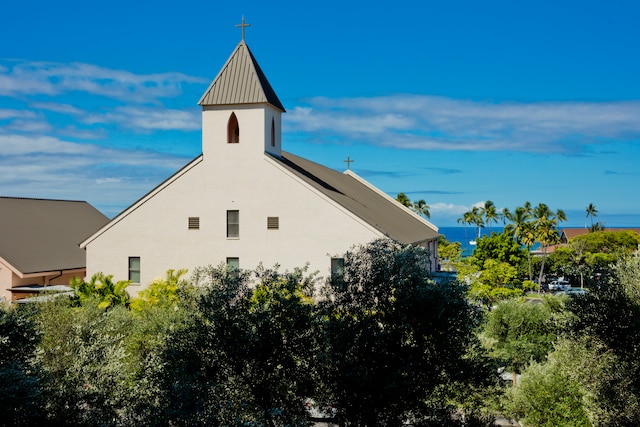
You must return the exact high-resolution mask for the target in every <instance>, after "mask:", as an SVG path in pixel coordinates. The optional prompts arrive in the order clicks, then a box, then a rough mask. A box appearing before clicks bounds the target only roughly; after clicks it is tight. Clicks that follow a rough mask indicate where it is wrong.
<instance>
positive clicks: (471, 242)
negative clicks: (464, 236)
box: [469, 227, 482, 246]
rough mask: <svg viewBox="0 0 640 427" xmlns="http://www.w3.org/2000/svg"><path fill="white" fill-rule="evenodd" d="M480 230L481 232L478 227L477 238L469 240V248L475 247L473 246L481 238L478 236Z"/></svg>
mask: <svg viewBox="0 0 640 427" xmlns="http://www.w3.org/2000/svg"><path fill="white" fill-rule="evenodd" d="M481 230H482V229H481V228H480V227H478V236H477V237H476V238H475V239H473V240H469V244H470V245H471V246H475V245H477V244H478V239H480V237H482V236H481V235H480V234H481Z"/></svg>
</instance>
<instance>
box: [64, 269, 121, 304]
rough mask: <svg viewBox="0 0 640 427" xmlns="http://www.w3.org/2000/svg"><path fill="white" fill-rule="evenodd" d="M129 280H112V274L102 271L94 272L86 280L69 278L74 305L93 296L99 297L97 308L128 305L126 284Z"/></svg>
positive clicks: (82, 302)
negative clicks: (73, 292) (73, 293)
mask: <svg viewBox="0 0 640 427" xmlns="http://www.w3.org/2000/svg"><path fill="white" fill-rule="evenodd" d="M130 284H131V281H130V280H120V281H118V282H116V283H114V282H113V275H105V274H103V273H96V274H94V275H93V276H92V277H91V279H90V280H89V281H88V282H85V281H84V280H82V279H80V278H79V277H74V278H72V279H71V283H70V285H71V288H72V289H73V290H74V291H75V296H74V298H73V301H74V304H75V305H83V304H85V303H86V302H88V301H91V300H93V299H94V298H96V297H97V298H99V299H100V301H99V303H98V308H102V309H108V308H111V307H114V306H116V305H125V306H126V305H128V304H129V294H127V290H126V289H127V286H129V285H130Z"/></svg>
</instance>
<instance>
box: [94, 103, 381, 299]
mask: <svg viewBox="0 0 640 427" xmlns="http://www.w3.org/2000/svg"><path fill="white" fill-rule="evenodd" d="M230 111H231V110H228V109H227V110H222V111H221V110H208V111H205V112H204V114H203V159H202V161H201V162H199V163H197V164H195V165H193V166H192V167H191V168H190V169H189V170H186V171H185V172H184V173H183V174H182V175H181V176H179V177H177V178H176V179H175V180H174V181H172V182H171V183H170V185H168V186H166V187H165V188H163V189H161V191H158V192H157V193H156V194H153V195H151V196H150V197H148V198H147V199H146V200H144V201H143V202H142V203H141V204H140V205H139V206H137V207H135V208H134V209H131V210H130V212H128V213H127V214H126V215H121V216H120V217H119V218H116V220H115V221H114V223H113V224H112V226H111V227H109V228H108V229H107V230H106V231H105V232H104V233H102V234H101V235H100V236H99V237H98V238H96V239H95V240H92V241H90V242H89V243H88V244H87V245H86V250H87V275H88V276H90V275H92V274H94V273H95V272H98V271H101V272H103V273H105V274H113V275H114V278H115V279H116V280H122V279H127V278H128V259H129V257H133V256H135V257H140V259H141V280H140V282H141V283H142V286H139V287H135V286H132V287H130V288H129V290H130V291H131V292H132V293H134V294H135V293H136V292H137V291H138V290H140V289H142V288H143V287H144V285H147V284H148V283H149V282H151V281H152V280H153V279H154V278H155V277H159V276H164V275H165V272H166V270H167V269H170V268H172V269H179V268H188V269H189V270H193V268H194V267H198V266H206V265H209V264H212V265H218V264H220V263H223V262H225V261H226V259H227V257H237V258H239V259H240V267H241V268H246V269H253V268H255V267H256V266H258V264H259V263H262V264H263V265H265V266H266V267H271V266H273V265H275V264H276V263H277V264H280V265H281V270H285V269H293V268H294V267H302V266H304V265H305V264H306V263H309V264H310V268H311V271H315V270H318V271H319V272H320V274H321V275H323V276H327V275H329V273H330V259H331V256H332V255H340V254H342V253H344V251H346V250H347V249H348V248H350V247H351V246H352V245H353V244H357V243H367V242H369V241H371V240H372V239H374V238H376V237H380V233H379V232H378V231H377V230H375V229H373V228H372V227H371V226H369V225H368V224H366V223H365V222H364V221H362V220H360V219H359V218H357V217H355V216H354V215H353V214H351V213H350V212H348V211H347V210H345V209H344V208H342V207H341V206H339V205H337V204H336V203H334V202H333V201H331V200H329V199H328V198H326V197H324V196H323V195H322V194H321V193H319V192H317V191H315V190H313V189H312V188H311V187H310V186H308V185H307V184H305V183H304V182H302V181H300V180H298V179H297V178H295V177H294V176H292V175H291V174H289V173H287V172H286V170H284V169H283V168H281V167H280V166H279V164H278V163H277V162H275V161H273V159H271V158H270V157H269V156H267V155H265V154H264V151H265V145H268V146H270V126H271V118H272V117H274V118H276V119H277V120H276V123H277V124H276V126H277V130H278V131H277V132H276V135H278V136H277V144H276V146H277V147H276V148H277V149H278V150H279V147H280V138H279V134H280V132H279V127H280V113H279V112H278V111H276V110H274V109H272V108H269V107H259V108H255V107H254V108H242V109H233V111H234V112H235V114H236V116H237V117H238V122H239V125H240V143H238V144H228V143H227V142H226V133H227V120H228V117H229V114H230ZM252 123H254V125H253V126H252V125H251V124H252ZM255 123H257V125H256V124H255ZM263 123H264V126H262V124H263ZM227 210H238V211H239V213H240V238H239V239H227V237H226V214H227ZM189 217H199V218H200V229H199V230H189V229H188V226H187V225H188V218H189ZM267 217H279V221H280V228H279V230H267Z"/></svg>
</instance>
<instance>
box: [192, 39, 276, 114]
mask: <svg viewBox="0 0 640 427" xmlns="http://www.w3.org/2000/svg"><path fill="white" fill-rule="evenodd" d="M264 103H268V104H271V105H272V106H274V107H275V108H277V109H279V110H280V111H283V112H284V111H285V109H284V107H283V106H282V103H280V100H279V99H278V96H277V95H276V93H275V91H274V90H273V88H272V87H271V85H270V84H269V81H268V80H267V77H266V76H265V75H264V73H263V72H262V69H260V66H259V65H258V61H256V59H255V57H254V56H253V54H252V53H251V50H249V46H247V44H246V43H245V41H244V40H242V41H241V42H240V43H239V44H238V46H236V48H235V50H234V51H233V53H232V54H231V56H230V57H229V59H227V62H226V63H225V64H224V66H223V67H222V69H221V70H220V72H219V73H218V75H217V76H216V78H215V79H214V80H213V82H212V83H211V85H209V88H208V89H207V90H206V91H205V93H204V95H202V98H200V101H199V102H198V104H200V105H202V106H206V105H234V104H264Z"/></svg>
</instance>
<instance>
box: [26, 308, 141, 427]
mask: <svg viewBox="0 0 640 427" xmlns="http://www.w3.org/2000/svg"><path fill="white" fill-rule="evenodd" d="M101 302H102V301H101V300H100V299H99V298H97V297H96V298H93V299H88V300H85V301H84V303H83V305H82V306H81V307H69V306H68V304H66V303H65V302H63V301H61V300H58V301H53V302H50V303H46V304H44V305H43V306H42V307H41V308H40V310H39V314H38V322H39V329H40V331H41V332H42V340H41V342H40V343H39V345H38V352H37V358H36V363H38V365H39V366H40V367H41V369H42V371H43V375H44V377H45V378H46V381H45V383H44V386H43V387H44V388H43V389H44V392H43V395H44V396H45V399H46V402H45V405H46V408H47V412H48V416H49V421H50V422H51V423H52V424H64V425H83V426H94V425H95V426H98V425H119V424H120V425H124V424H126V423H127V422H129V423H134V422H135V420H136V419H137V418H136V414H137V413H138V411H137V410H136V405H137V404H138V403H142V402H141V401H140V399H139V396H138V394H137V390H138V388H137V385H138V384H137V383H136V382H135V381H133V379H135V378H136V372H139V371H138V369H139V365H138V364H136V363H135V360H133V358H132V357H131V353H130V352H129V350H128V344H127V339H126V338H127V336H128V334H129V331H130V330H131V329H132V328H133V327H134V322H133V318H132V316H131V312H130V311H129V310H128V309H127V308H125V307H124V306H122V305H118V306H114V307H112V308H111V309H110V310H107V311H105V310H104V308H103V307H102V306H100V303H101Z"/></svg>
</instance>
